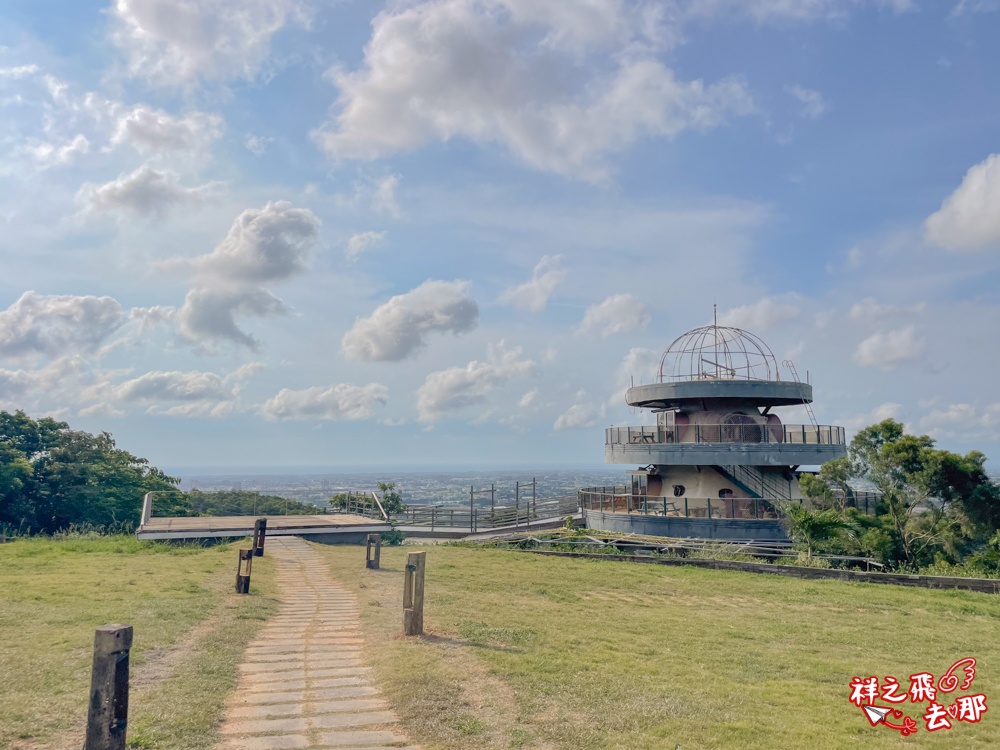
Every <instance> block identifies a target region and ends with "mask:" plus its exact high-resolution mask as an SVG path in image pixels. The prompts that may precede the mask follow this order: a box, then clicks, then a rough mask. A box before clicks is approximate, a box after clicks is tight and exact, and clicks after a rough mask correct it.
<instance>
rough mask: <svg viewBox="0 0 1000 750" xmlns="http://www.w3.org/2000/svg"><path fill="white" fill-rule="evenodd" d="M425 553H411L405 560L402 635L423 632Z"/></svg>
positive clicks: (421, 633) (420, 633)
mask: <svg viewBox="0 0 1000 750" xmlns="http://www.w3.org/2000/svg"><path fill="white" fill-rule="evenodd" d="M426 565H427V553H426V552H411V553H410V554H409V555H408V556H407V558H406V575H405V576H404V578H403V635H423V632H424V571H425V569H426Z"/></svg>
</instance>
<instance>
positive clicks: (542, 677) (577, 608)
mask: <svg viewBox="0 0 1000 750" xmlns="http://www.w3.org/2000/svg"><path fill="white" fill-rule="evenodd" d="M318 549H320V550H322V551H323V553H324V555H325V556H326V558H327V560H328V561H329V564H330V566H331V568H332V570H333V571H334V573H335V575H336V576H337V577H338V579H339V580H341V581H342V582H344V583H346V584H348V585H349V586H350V587H351V588H352V589H353V590H354V591H356V593H357V594H358V596H359V600H360V602H361V605H362V607H361V609H362V618H363V626H364V628H365V631H366V637H367V640H368V646H367V651H368V658H369V659H370V661H371V663H372V665H373V667H374V668H375V673H376V676H377V677H378V679H379V682H380V685H381V687H382V689H383V692H384V693H385V694H386V696H387V697H388V698H389V699H390V701H391V702H392V703H393V704H394V707H395V708H396V709H397V711H398V712H399V713H400V715H401V717H402V719H403V726H404V727H405V728H406V730H407V732H408V733H409V735H410V736H411V738H412V739H413V740H414V741H416V742H418V743H420V744H421V745H422V746H423V747H424V748H426V749H427V750H435V749H438V748H448V749H451V748H454V749H455V750H458V749H459V748H461V749H462V750H469V749H470V748H490V749H492V748H543V749H545V748H566V749H567V750H568V749H570V748H573V749H577V748H582V749H590V748H594V749H596V748H609V749H610V748H623V749H624V748H628V750H643V749H652V748H658V749H659V748H666V750H674V749H675V748H678V747H679V748H681V749H682V750H694V749H695V748H740V749H741V750H742V749H744V748H746V749H754V748H760V749H761V750H774V749H775V748H796V749H798V748H831V749H834V748H835V749H839V748H853V747H856V748H890V747H891V748H897V747H903V746H905V747H920V748H923V747H949V748H953V747H961V748H968V749H970V750H971V749H975V748H992V747H996V746H997V744H998V738H1000V708H996V709H990V711H989V712H988V713H987V714H985V715H984V717H983V719H982V721H981V722H980V723H979V724H969V723H956V725H955V726H954V728H952V729H951V730H940V731H938V732H935V733H933V734H928V733H927V732H926V731H925V728H924V722H923V721H922V719H920V716H919V715H918V709H919V708H920V707H918V706H915V705H913V704H910V703H907V704H904V705H903V708H904V709H905V710H906V713H907V714H908V715H911V716H913V717H914V718H916V720H917V722H918V726H919V730H918V732H917V733H916V734H914V735H911V736H910V737H907V738H905V739H902V738H901V737H900V736H899V735H898V734H897V733H896V732H894V731H891V730H889V729H887V728H885V727H882V726H879V727H875V728H872V727H870V726H869V725H868V724H867V723H866V721H865V719H864V718H863V716H862V713H861V711H860V710H859V709H858V708H856V707H855V706H853V705H851V704H850V703H849V702H848V696H849V694H850V689H849V683H850V680H851V677H852V676H854V675H860V676H868V675H877V676H879V678H880V679H881V678H882V677H884V676H886V675H893V676H895V677H897V678H898V679H899V680H900V682H901V683H902V684H903V686H904V690H905V689H906V688H907V687H908V685H909V675H910V674H912V673H914V672H920V671H929V672H932V673H935V674H936V675H938V676H940V675H941V674H942V673H943V672H944V671H945V670H946V669H947V668H948V667H949V666H950V665H951V664H952V663H953V662H954V661H955V660H957V659H959V658H962V657H966V656H974V657H976V658H977V659H978V662H979V672H978V674H977V676H976V679H975V683H974V685H973V690H972V692H981V693H985V694H986V695H987V696H988V698H991V697H993V696H997V697H996V700H1000V597H997V596H992V595H987V594H976V593H969V592H955V591H929V590H924V589H909V588H901V587H893V586H878V585H872V584H849V583H840V582H833V581H829V582H828V581H817V582H813V581H800V580H794V579H786V578H777V577H771V576H761V575H753V574H747V573H730V572H719V571H709V570H700V569H694V568H675V567H669V568H668V567H657V566H653V565H638V564H629V563H620V562H610V561H595V560H574V559H558V558H550V557H542V556H535V555H529V554H524V553H517V552H507V551H497V550H475V549H469V548H461V547H446V546H441V547H429V548H427V549H428V554H427V557H428V561H427V589H426V590H427V598H426V609H425V628H426V631H427V635H426V636H425V637H424V638H419V639H418V638H411V639H403V638H402V637H401V636H400V635H399V633H400V625H401V619H402V617H401V590H402V575H403V572H402V569H403V565H404V564H405V556H406V553H407V552H409V551H413V550H414V549H418V548H414V547H405V548H402V549H401V548H385V549H383V551H382V566H383V569H382V570H381V571H368V570H365V569H364V552H363V550H359V549H358V548H356V547H318ZM956 695H957V694H956ZM921 713H922V711H921ZM994 714H995V715H994Z"/></svg>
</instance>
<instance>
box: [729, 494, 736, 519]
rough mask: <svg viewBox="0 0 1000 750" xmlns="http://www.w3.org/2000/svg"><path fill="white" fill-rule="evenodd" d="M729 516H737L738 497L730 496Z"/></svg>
mask: <svg viewBox="0 0 1000 750" xmlns="http://www.w3.org/2000/svg"><path fill="white" fill-rule="evenodd" d="M729 517H730V518H736V498H735V497H731V498H729Z"/></svg>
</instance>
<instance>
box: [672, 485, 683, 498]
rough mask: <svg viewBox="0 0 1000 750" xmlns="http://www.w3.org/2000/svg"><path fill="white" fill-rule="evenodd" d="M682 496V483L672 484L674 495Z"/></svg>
mask: <svg viewBox="0 0 1000 750" xmlns="http://www.w3.org/2000/svg"><path fill="white" fill-rule="evenodd" d="M683 496H684V485H683V484H675V485H674V497H683Z"/></svg>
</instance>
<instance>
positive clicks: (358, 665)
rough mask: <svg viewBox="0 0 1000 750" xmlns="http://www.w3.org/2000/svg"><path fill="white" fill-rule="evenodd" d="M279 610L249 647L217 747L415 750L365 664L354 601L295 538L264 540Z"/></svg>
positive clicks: (227, 749)
mask: <svg viewBox="0 0 1000 750" xmlns="http://www.w3.org/2000/svg"><path fill="white" fill-rule="evenodd" d="M266 554H267V555H268V556H269V557H273V558H274V559H275V560H277V561H278V572H277V577H278V587H279V591H280V592H281V594H280V596H281V609H280V610H279V612H278V614H277V615H276V616H275V617H274V618H272V619H271V620H270V621H268V623H267V625H265V626H264V628H263V629H262V630H261V632H260V634H259V635H258V637H257V639H256V640H255V641H254V642H253V643H251V644H250V646H249V647H248V648H247V652H246V656H245V657H244V662H243V664H241V665H240V671H241V672H242V676H241V678H240V683H239V686H238V687H237V688H236V691H235V692H234V693H233V696H232V697H231V699H230V701H229V708H228V709H227V712H226V721H225V724H223V726H222V734H223V736H224V737H225V739H224V740H223V741H222V742H221V743H220V744H219V745H218V750H284V749H285V748H308V749H309V750H314V749H317V750H318V749H319V748H338V750H347V749H348V748H364V750H386V749H387V748H396V749H399V748H403V747H404V746H406V750H417V748H415V747H413V746H411V745H408V744H407V742H408V740H407V739H406V737H404V736H403V735H402V733H401V732H400V731H399V728H398V726H397V725H396V724H397V722H398V718H397V717H396V715H395V714H394V713H393V712H392V711H390V710H388V707H387V706H386V704H385V701H384V700H382V698H381V697H379V694H378V689H377V688H376V687H375V686H374V685H373V684H372V681H371V677H370V674H369V670H368V667H366V666H364V663H363V658H362V653H361V647H362V637H361V632H360V628H359V622H360V617H359V614H358V606H357V602H356V601H355V599H354V597H353V595H351V594H350V593H348V591H347V590H346V589H344V588H343V587H342V586H340V585H339V584H338V583H337V582H336V581H335V580H334V579H333V577H332V576H331V575H330V572H329V570H328V569H327V567H326V565H325V564H324V562H323V559H322V558H321V557H320V556H319V555H318V554H317V553H316V552H314V551H313V550H312V549H311V548H310V547H309V545H307V544H306V543H305V542H303V541H302V540H301V539H296V538H289V537H278V538H274V539H268V540H267V546H266Z"/></svg>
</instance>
